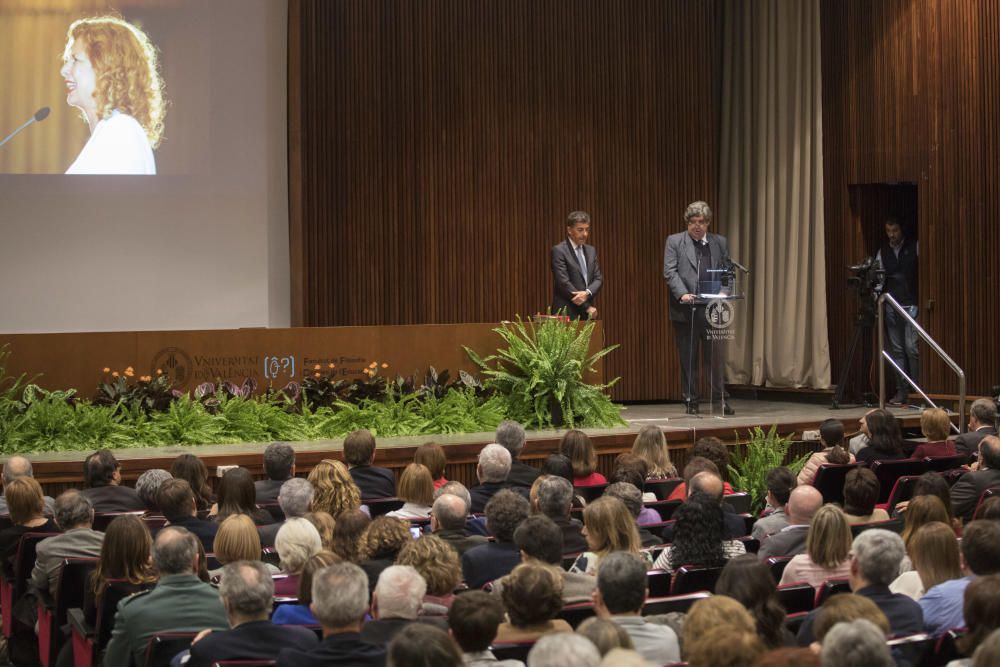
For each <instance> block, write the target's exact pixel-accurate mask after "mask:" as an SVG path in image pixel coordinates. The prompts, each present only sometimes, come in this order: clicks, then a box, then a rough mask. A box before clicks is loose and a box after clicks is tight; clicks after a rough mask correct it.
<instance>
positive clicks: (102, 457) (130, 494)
mask: <svg viewBox="0 0 1000 667" xmlns="http://www.w3.org/2000/svg"><path fill="white" fill-rule="evenodd" d="M121 469H122V467H121V465H120V464H119V463H118V460H117V459H116V458H115V455H114V454H112V453H111V452H110V451H108V450H107V449H101V450H98V451H96V452H94V453H93V454H91V455H90V456H88V457H87V460H86V461H84V462H83V480H84V483H85V485H86V487H87V488H86V489H84V490H83V491H82V493H83V495H85V496H86V497H87V499H88V500H90V502H91V504H92V505H93V506H94V511H95V512H97V513H98V514H104V513H107V512H145V511H146V503H144V502H143V501H142V498H140V497H139V494H138V493H136V492H135V489H132V488H129V487H127V486H121V483H122V473H121Z"/></svg>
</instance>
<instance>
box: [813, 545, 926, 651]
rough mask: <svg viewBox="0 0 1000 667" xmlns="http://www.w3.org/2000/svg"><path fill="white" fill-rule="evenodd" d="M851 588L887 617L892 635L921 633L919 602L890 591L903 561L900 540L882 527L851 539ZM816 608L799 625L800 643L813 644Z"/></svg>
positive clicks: (922, 618)
mask: <svg viewBox="0 0 1000 667" xmlns="http://www.w3.org/2000/svg"><path fill="white" fill-rule="evenodd" d="M851 552H852V553H853V555H854V556H853V558H852V559H851V576H850V578H849V581H850V585H851V591H853V592H854V593H856V594H858V595H860V596H862V597H866V598H868V599H869V600H871V601H872V602H874V603H875V604H876V606H878V608H879V609H881V610H882V613H884V614H885V615H886V618H888V619H889V628H890V633H891V634H893V635H913V634H917V633H918V632H923V628H924V615H923V612H922V611H921V610H920V605H918V604H917V603H916V602H914V601H913V600H912V599H911V598H909V597H907V596H905V595H900V594H898V593H893V592H892V591H890V590H889V584H890V583H892V580H893V579H895V578H896V575H897V574H899V564H900V562H902V560H903V554H904V548H903V539H902V538H901V537H900V536H899V535H897V534H896V533H892V532H889V531H888V530H883V529H881V528H869V529H868V530H866V531H864V532H863V533H861V534H860V535H858V536H857V537H855V538H854V542H853V543H852V544H851ZM817 613H818V610H813V611H811V612H809V615H808V616H806V619H805V620H804V621H803V622H802V626H801V627H800V628H799V634H798V643H799V646H808V645H809V644H811V643H812V641H813V638H814V634H813V625H814V624H815V622H816V614H817Z"/></svg>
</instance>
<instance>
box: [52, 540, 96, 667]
mask: <svg viewBox="0 0 1000 667" xmlns="http://www.w3.org/2000/svg"><path fill="white" fill-rule="evenodd" d="M95 567H97V559H96V558H65V559H63V562H62V572H61V573H60V575H59V585H58V587H57V588H56V590H54V591H51V595H48V594H46V595H41V596H40V598H41V599H40V601H39V604H38V657H39V659H40V660H41V662H42V666H43V667H49V665H54V664H55V662H56V656H58V655H59V649H61V648H62V645H63V643H64V642H65V635H64V634H63V633H62V630H61V628H62V626H64V625H66V615H67V612H68V611H69V610H70V609H72V608H74V607H81V606H83V596H84V591H85V590H86V587H87V586H88V585H89V583H90V573H91V572H93V571H94V568H95Z"/></svg>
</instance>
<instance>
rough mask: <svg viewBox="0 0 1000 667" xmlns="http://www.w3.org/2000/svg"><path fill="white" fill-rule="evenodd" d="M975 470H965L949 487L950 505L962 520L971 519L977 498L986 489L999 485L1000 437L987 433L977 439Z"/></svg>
mask: <svg viewBox="0 0 1000 667" xmlns="http://www.w3.org/2000/svg"><path fill="white" fill-rule="evenodd" d="M976 468H977V469H976V470H973V471H971V472H967V473H965V474H964V475H962V477H961V478H960V479H959V480H958V481H957V482H955V485H954V486H953V487H951V506H952V509H954V511H955V516H958V517H961V518H962V521H965V522H969V521H972V515H973V514H974V513H975V511H976V505H977V504H979V498H980V496H982V495H983V491H985V490H986V489H990V488H993V487H995V486H1000V438H998V437H997V436H995V435H988V436H986V437H985V438H983V439H982V440H980V441H979V461H978V463H977V465H976Z"/></svg>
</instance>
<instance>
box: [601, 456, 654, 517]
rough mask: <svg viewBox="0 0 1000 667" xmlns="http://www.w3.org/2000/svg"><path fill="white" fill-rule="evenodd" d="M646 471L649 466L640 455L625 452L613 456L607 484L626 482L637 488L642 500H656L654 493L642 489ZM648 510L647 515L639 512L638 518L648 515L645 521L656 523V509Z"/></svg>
mask: <svg viewBox="0 0 1000 667" xmlns="http://www.w3.org/2000/svg"><path fill="white" fill-rule="evenodd" d="M648 473H649V466H648V465H647V464H646V461H645V460H643V458H642V457H641V456H636V455H635V454H630V453H628V452H626V453H624V454H619V455H618V456H616V457H615V466H614V469H613V470H612V471H611V475H609V476H608V484H614V483H616V482H627V483H629V484H631V485H632V486H634V487H635V488H637V489H639V493H640V494H641V496H642V500H643V502H650V503H652V502H656V500H657V498H656V494H655V493H645V492H644V491H643V489H645V488H646V476H647V474H648ZM649 512H650V514H648V515H647V514H645V513H643V514H641V515H640V518H645V517H647V516H648V517H649V518H650V521H647V522H646V523H656V522H657V521H659V515H658V514H657V512H656V510H649ZM654 515H656V516H655V520H653V519H654Z"/></svg>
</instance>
